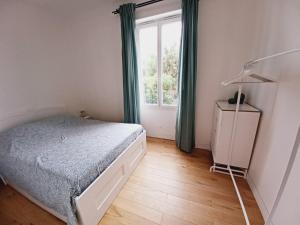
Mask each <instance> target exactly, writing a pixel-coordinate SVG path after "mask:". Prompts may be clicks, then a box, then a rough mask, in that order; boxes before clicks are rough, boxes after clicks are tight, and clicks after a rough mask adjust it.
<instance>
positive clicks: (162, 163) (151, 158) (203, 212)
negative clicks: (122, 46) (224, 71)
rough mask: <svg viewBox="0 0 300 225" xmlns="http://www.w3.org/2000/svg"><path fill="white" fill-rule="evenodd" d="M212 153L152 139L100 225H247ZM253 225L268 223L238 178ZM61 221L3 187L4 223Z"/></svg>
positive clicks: (55, 224) (0, 208)
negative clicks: (183, 149) (213, 168)
mask: <svg viewBox="0 0 300 225" xmlns="http://www.w3.org/2000/svg"><path fill="white" fill-rule="evenodd" d="M211 164H212V157H211V153H210V152H208V151H205V150H195V151H194V152H193V153H192V154H187V153H184V152H181V151H179V150H178V149H177V148H176V146H175V143H174V141H168V140H160V139H155V138H149V139H148V153H147V155H146V156H145V157H144V159H143V160H142V162H141V163H140V164H139V166H138V167H137V169H136V170H135V172H134V173H133V175H132V176H131V177H130V178H129V180H128V182H127V183H126V184H125V186H124V188H123V189H122V190H121V192H120V193H119V195H118V197H117V198H116V199H115V201H114V202H113V204H112V206H111V207H110V209H109V210H108V211H107V212H106V214H105V216H104V217H103V218H102V220H101V221H100V223H99V224H98V225H141V224H143V225H243V224H245V223H244V219H243V215H242V211H241V208H240V205H239V202H238V199H237V197H236V194H235V192H234V189H233V186H232V182H231V180H230V177H229V176H227V175H223V174H217V173H210V172H209V167H210V166H211ZM237 183H238V186H239V188H240V191H241V194H242V197H243V199H244V202H245V204H246V208H247V212H248V214H249V217H250V221H251V225H263V224H264V221H263V218H262V216H261V213H260V211H259V209H258V206H257V204H256V202H255V199H254V197H253V194H252V192H251V190H250V188H249V186H248V184H247V182H246V181H245V180H244V179H242V178H241V179H237ZM8 224H13V225H21V224H22V225H63V224H65V223H63V222H62V221H60V220H59V219H57V218H55V217H54V216H52V215H50V214H49V213H47V212H45V211H44V210H42V209H41V208H39V207H38V206H36V205H35V204H33V203H31V202H30V201H28V200H27V199H26V198H25V197H23V196H22V195H20V194H19V193H18V192H16V191H15V190H13V189H12V188H11V187H9V186H6V187H4V186H3V185H2V186H1V187H0V225H8Z"/></svg>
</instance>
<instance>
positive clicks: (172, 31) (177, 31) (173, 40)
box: [161, 21, 181, 105]
mask: <svg viewBox="0 0 300 225" xmlns="http://www.w3.org/2000/svg"><path fill="white" fill-rule="evenodd" d="M161 35H162V37H161V41H162V43H161V47H162V50H161V51H162V92H163V93H162V94H163V104H165V105H176V104H177V79H178V62H179V46H180V36H181V22H179V21H178V22H171V23H167V24H164V25H162V28H161Z"/></svg>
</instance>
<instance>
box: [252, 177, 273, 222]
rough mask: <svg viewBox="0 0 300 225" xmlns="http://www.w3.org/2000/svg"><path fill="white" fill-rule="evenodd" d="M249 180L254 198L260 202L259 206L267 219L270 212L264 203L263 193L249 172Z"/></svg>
mask: <svg viewBox="0 0 300 225" xmlns="http://www.w3.org/2000/svg"><path fill="white" fill-rule="evenodd" d="M247 182H248V184H249V186H250V189H251V191H252V193H253V195H254V198H255V200H256V202H257V204H258V207H259V209H260V212H261V214H262V216H263V218H264V220H265V221H267V218H268V216H269V214H270V213H269V210H268V209H267V206H266V204H265V203H264V201H263V198H262V197H261V194H260V193H259V191H258V189H257V188H256V186H255V183H254V181H253V180H252V178H251V176H250V175H249V174H248V175H247Z"/></svg>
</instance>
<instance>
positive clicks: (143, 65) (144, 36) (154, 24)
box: [136, 15, 181, 106]
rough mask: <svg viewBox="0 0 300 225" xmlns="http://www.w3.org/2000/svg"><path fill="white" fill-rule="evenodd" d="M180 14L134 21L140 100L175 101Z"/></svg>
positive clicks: (162, 103)
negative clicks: (136, 22)
mask: <svg viewBox="0 0 300 225" xmlns="http://www.w3.org/2000/svg"><path fill="white" fill-rule="evenodd" d="M180 37H181V19H180V15H175V16H171V17H167V18H160V19H156V20H152V21H147V22H144V23H141V24H138V25H137V38H136V39H137V46H138V61H139V74H140V81H141V85H140V87H141V90H140V92H141V101H142V102H141V103H142V104H147V105H158V106H176V105H177V84H178V72H179V71H178V65H179V48H180Z"/></svg>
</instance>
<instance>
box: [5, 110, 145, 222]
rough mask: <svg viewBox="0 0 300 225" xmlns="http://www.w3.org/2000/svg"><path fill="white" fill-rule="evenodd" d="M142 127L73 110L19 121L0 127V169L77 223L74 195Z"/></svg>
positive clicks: (87, 184) (33, 195)
mask: <svg viewBox="0 0 300 225" xmlns="http://www.w3.org/2000/svg"><path fill="white" fill-rule="evenodd" d="M142 131H143V128H142V127H141V126H140V125H135V124H122V123H107V122H101V121H96V120H83V119H80V118H77V117H73V116H55V117H50V118H46V119H44V120H40V121H36V122H32V123H27V124H24V125H20V126H18V127H15V128H12V129H10V130H8V131H5V132H2V133H0V174H1V175H2V176H4V178H7V179H8V180H9V181H10V182H12V183H13V184H14V185H16V186H17V187H19V188H21V189H22V190H23V191H25V192H26V193H27V194H29V195H31V196H32V197H33V198H35V199H37V200H39V201H40V202H41V203H43V204H44V205H46V206H48V207H49V208H51V209H53V210H55V211H56V212H58V213H59V214H61V215H63V216H66V217H67V218H68V224H69V225H76V224H77V219H76V207H75V202H74V200H75V197H76V196H79V195H80V194H81V193H82V192H83V191H84V190H85V189H86V188H87V187H88V186H89V185H90V184H91V183H92V182H93V181H94V180H95V179H96V178H97V177H98V176H99V175H100V174H101V173H102V172H103V171H104V170H105V169H106V168H107V167H108V166H109V165H110V164H111V163H112V162H113V161H114V160H115V159H116V158H117V157H118V155H119V154H120V153H122V151H124V150H125V149H126V147H128V146H129V145H130V143H131V142H132V141H134V140H135V139H136V138H137V136H138V135H139V134H140V133H142Z"/></svg>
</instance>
